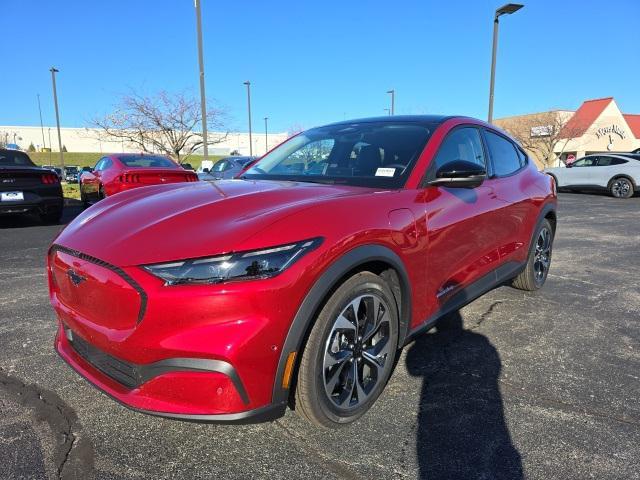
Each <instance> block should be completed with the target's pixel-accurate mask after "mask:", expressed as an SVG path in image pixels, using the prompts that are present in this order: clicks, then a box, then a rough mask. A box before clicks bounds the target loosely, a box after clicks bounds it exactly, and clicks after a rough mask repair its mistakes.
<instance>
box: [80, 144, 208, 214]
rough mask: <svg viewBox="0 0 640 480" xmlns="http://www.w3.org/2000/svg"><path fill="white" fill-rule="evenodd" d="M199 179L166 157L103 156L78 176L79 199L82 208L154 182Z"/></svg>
mask: <svg viewBox="0 0 640 480" xmlns="http://www.w3.org/2000/svg"><path fill="white" fill-rule="evenodd" d="M197 181H198V176H197V175H196V174H195V173H193V172H190V171H187V170H185V169H184V168H182V167H181V166H180V165H179V164H178V163H176V162H174V161H173V160H171V159H170V158H169V157H165V156H162V155H146V154H124V153H121V154H117V155H108V156H106V157H102V158H101V159H100V160H98V163H96V166H95V167H93V169H91V170H90V171H84V172H82V175H81V176H80V179H79V183H80V199H81V200H82V203H83V204H84V205H85V206H88V205H89V204H90V203H95V202H97V201H98V200H102V199H103V198H105V197H108V196H109V195H113V194H115V193H119V192H123V191H125V190H130V189H132V188H136V187H143V186H145V185H155V184H157V183H176V182H197Z"/></svg>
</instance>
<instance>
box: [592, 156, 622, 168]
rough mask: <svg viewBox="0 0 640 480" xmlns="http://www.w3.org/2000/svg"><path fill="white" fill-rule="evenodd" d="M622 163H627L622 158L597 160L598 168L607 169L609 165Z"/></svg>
mask: <svg viewBox="0 0 640 480" xmlns="http://www.w3.org/2000/svg"><path fill="white" fill-rule="evenodd" d="M623 163H627V161H626V160H623V159H622V158H615V157H600V158H599V160H598V166H599V167H608V166H609V165H622V164H623Z"/></svg>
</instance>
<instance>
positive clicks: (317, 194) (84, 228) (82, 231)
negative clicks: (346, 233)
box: [54, 180, 372, 266]
mask: <svg viewBox="0 0 640 480" xmlns="http://www.w3.org/2000/svg"><path fill="white" fill-rule="evenodd" d="M371 191H372V190H371V189H368V188H362V187H349V186H334V185H321V184H312V183H296V182H277V181H247V180H221V181H216V182H197V183H177V184H170V185H154V186H150V187H142V188H137V189H133V190H130V191H127V192H123V193H119V194H117V195H114V196H112V197H109V198H107V199H105V200H102V201H101V202H99V203H97V204H96V205H94V206H93V207H91V208H89V209H88V210H86V211H85V212H83V213H82V214H81V215H79V216H78V217H77V218H76V219H75V220H73V221H72V222H71V223H70V224H69V225H68V226H67V228H65V229H64V230H63V231H62V233H61V234H60V235H59V237H58V238H57V239H56V240H55V242H54V243H56V244H58V245H62V246H65V247H67V248H71V249H74V250H77V251H80V252H83V253H86V254H88V255H91V256H94V257H96V258H98V259H101V260H103V261H106V262H109V263H112V264H114V265H118V266H128V265H140V264H148V263H155V262H164V261H172V260H178V259H184V258H193V257H203V256H208V255H216V254H220V253H227V252H231V251H236V250H239V249H241V244H242V242H243V241H245V240H247V239H249V238H251V237H252V236H253V235H255V234H257V233H259V232H260V231H262V230H264V229H265V228H267V227H268V226H269V225H270V224H273V223H275V222H277V221H279V220H281V219H282V218H284V217H286V216H288V215H292V214H294V213H297V212H299V211H301V210H304V209H306V208H309V207H312V206H316V205H317V204H318V202H322V201H326V200H329V199H335V198H336V197H342V196H353V195H362V194H367V193H370V192H371ZM287 233H290V235H291V237H292V238H291V241H296V240H300V239H302V238H304V237H305V232H283V237H285V236H286V234H287ZM265 246H268V245H265Z"/></svg>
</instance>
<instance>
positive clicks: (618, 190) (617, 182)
mask: <svg viewBox="0 0 640 480" xmlns="http://www.w3.org/2000/svg"><path fill="white" fill-rule="evenodd" d="M609 193H610V194H611V196H612V197H615V198H630V197H632V196H633V193H634V192H633V182H632V181H631V180H629V179H628V178H626V177H618V178H614V179H613V180H611V181H610V182H609Z"/></svg>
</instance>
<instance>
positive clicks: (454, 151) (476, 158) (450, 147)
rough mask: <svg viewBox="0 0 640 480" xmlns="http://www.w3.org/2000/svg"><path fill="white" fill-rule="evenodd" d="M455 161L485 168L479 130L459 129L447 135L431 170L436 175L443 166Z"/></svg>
mask: <svg viewBox="0 0 640 480" xmlns="http://www.w3.org/2000/svg"><path fill="white" fill-rule="evenodd" d="M455 160H465V161H467V162H472V163H477V164H478V165H482V166H483V167H485V165H486V162H485V159H484V151H483V149H482V141H481V140H480V132H479V131H478V129H477V128H473V127H465V128H458V129H456V130H454V131H453V132H451V133H450V134H449V135H447V138H445V139H444V141H443V142H442V145H440V148H439V149H438V153H437V154H436V157H435V159H434V160H433V162H432V166H430V168H429V170H430V171H432V172H433V173H435V172H437V171H438V169H439V168H440V167H442V166H443V165H445V164H447V163H449V162H453V161H455ZM485 168H486V167H485Z"/></svg>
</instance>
